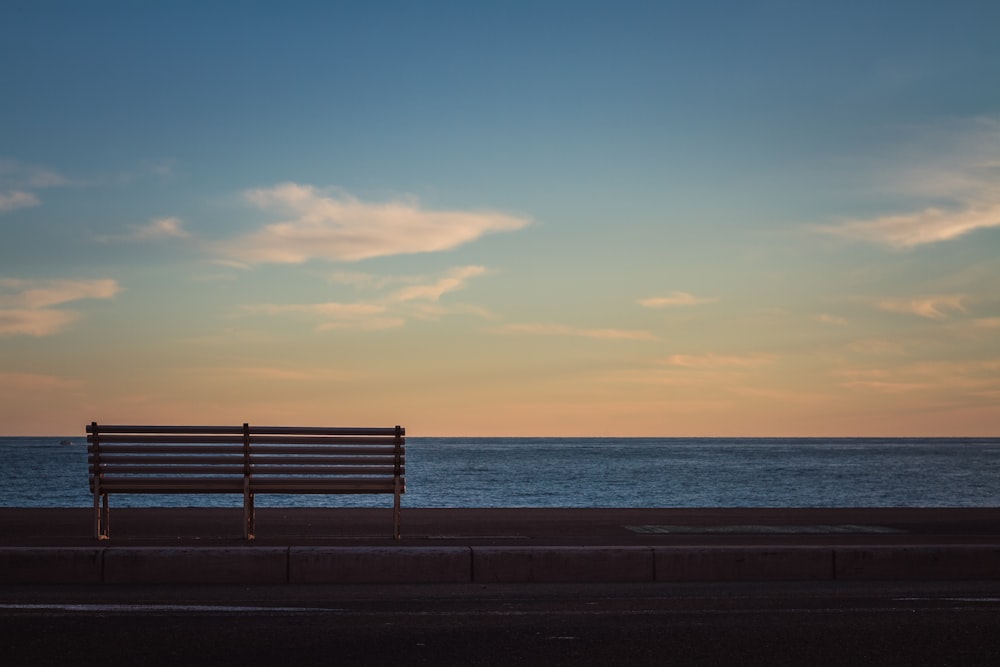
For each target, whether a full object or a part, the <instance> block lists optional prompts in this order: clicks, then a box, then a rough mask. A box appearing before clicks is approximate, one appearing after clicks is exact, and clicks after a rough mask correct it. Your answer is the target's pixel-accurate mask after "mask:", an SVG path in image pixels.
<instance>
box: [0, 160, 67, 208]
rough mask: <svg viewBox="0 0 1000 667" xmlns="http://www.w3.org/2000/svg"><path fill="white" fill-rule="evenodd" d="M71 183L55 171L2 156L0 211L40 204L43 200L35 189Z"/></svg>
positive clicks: (0, 161) (0, 167) (0, 165)
mask: <svg viewBox="0 0 1000 667" xmlns="http://www.w3.org/2000/svg"><path fill="white" fill-rule="evenodd" d="M69 184H70V183H69V181H68V180H67V179H66V178H64V177H63V176H61V175H59V174H57V173H55V172H54V171H49V170H48V169H43V168H42V167H36V166H34V165H29V164H24V163H22V162H18V161H17V160H12V159H10V158H0V213H8V212H10V211H15V210H17V209H19V208H29V207H32V206H39V205H40V204H41V203H42V202H41V200H40V199H39V198H38V195H37V194H35V192H34V190H39V189H42V188H52V187H58V186H64V185H69Z"/></svg>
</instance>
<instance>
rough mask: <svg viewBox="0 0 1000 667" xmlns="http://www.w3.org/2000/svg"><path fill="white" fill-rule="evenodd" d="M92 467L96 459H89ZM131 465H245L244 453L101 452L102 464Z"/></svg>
mask: <svg viewBox="0 0 1000 667" xmlns="http://www.w3.org/2000/svg"><path fill="white" fill-rule="evenodd" d="M88 463H89V464H90V465H93V464H94V457H93V456H91V457H90V458H89V459H88ZM121 463H131V464H134V465H163V464H165V463H177V464H180V465H225V464H232V465H237V464H238V465H240V466H242V465H243V452H242V451H241V452H240V453H239V454H230V455H227V456H216V455H210V456H201V455H190V456H157V455H152V456H145V452H143V453H142V454H105V453H104V452H101V464H102V465H103V464H121Z"/></svg>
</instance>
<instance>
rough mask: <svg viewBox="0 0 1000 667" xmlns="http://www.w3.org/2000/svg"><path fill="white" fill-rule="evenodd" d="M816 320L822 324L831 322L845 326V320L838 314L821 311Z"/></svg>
mask: <svg viewBox="0 0 1000 667" xmlns="http://www.w3.org/2000/svg"><path fill="white" fill-rule="evenodd" d="M816 321H817V322H822V323H823V324H833V325H835V326H845V325H846V324H847V320H846V319H844V318H843V317H840V316H838V315H830V314H829V313H821V314H819V315H817V316H816Z"/></svg>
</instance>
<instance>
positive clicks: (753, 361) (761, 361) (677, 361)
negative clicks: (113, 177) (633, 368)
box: [662, 353, 774, 368]
mask: <svg viewBox="0 0 1000 667" xmlns="http://www.w3.org/2000/svg"><path fill="white" fill-rule="evenodd" d="M773 361H774V357H773V356H769V355H755V356H738V355H727V354H712V353H709V354H701V355H690V354H674V355H671V356H669V357H667V358H666V359H663V361H662V363H663V364H665V365H667V366H679V367H681V368H755V367H757V366H763V365H765V364H769V363H772V362H773Z"/></svg>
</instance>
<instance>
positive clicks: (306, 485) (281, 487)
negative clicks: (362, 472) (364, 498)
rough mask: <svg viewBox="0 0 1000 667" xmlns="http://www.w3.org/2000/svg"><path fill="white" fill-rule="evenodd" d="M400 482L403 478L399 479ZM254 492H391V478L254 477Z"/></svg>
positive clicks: (251, 488)
mask: <svg viewBox="0 0 1000 667" xmlns="http://www.w3.org/2000/svg"><path fill="white" fill-rule="evenodd" d="M400 484H401V485H402V484H403V480H402V479H400ZM250 490H251V491H253V492H254V493H393V492H394V491H395V483H394V481H393V480H392V479H388V480H380V479H371V478H365V477H359V478H351V479H322V478H319V479H307V478H288V479H283V478H271V477H255V478H253V479H252V480H251V482H250Z"/></svg>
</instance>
